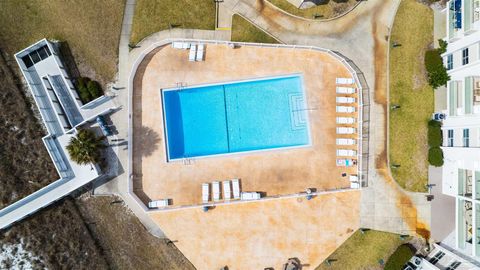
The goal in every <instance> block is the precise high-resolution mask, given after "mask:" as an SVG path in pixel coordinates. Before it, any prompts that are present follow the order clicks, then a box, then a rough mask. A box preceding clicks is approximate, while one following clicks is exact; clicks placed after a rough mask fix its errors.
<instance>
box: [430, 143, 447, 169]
mask: <svg viewBox="0 0 480 270" xmlns="http://www.w3.org/2000/svg"><path fill="white" fill-rule="evenodd" d="M428 162H429V163H430V165H432V166H435V167H441V166H442V165H443V151H442V149H441V148H440V147H431V148H430V149H429V150H428Z"/></svg>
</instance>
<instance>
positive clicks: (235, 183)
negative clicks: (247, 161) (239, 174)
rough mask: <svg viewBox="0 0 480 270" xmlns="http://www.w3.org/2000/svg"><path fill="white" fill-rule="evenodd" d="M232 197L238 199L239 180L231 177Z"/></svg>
mask: <svg viewBox="0 0 480 270" xmlns="http://www.w3.org/2000/svg"><path fill="white" fill-rule="evenodd" d="M232 190H233V198H234V199H240V180H238V179H232Z"/></svg>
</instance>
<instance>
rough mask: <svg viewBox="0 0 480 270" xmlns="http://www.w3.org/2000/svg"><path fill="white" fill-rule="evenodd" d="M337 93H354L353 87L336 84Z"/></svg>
mask: <svg viewBox="0 0 480 270" xmlns="http://www.w3.org/2000/svg"><path fill="white" fill-rule="evenodd" d="M337 94H355V88H353V87H342V86H337Z"/></svg>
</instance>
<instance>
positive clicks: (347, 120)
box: [337, 117, 355, 125]
mask: <svg viewBox="0 0 480 270" xmlns="http://www.w3.org/2000/svg"><path fill="white" fill-rule="evenodd" d="M354 123H355V118H353V117H337V124H344V125H351V124H354Z"/></svg>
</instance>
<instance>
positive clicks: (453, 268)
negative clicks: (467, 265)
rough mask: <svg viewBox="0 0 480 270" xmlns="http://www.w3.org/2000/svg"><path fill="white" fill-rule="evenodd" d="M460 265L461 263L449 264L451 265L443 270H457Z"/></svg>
mask: <svg viewBox="0 0 480 270" xmlns="http://www.w3.org/2000/svg"><path fill="white" fill-rule="evenodd" d="M460 264H462V263H461V262H457V261H454V262H453V263H451V264H450V265H449V266H448V267H447V269H445V270H455V269H457V268H458V267H459V266H460Z"/></svg>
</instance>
